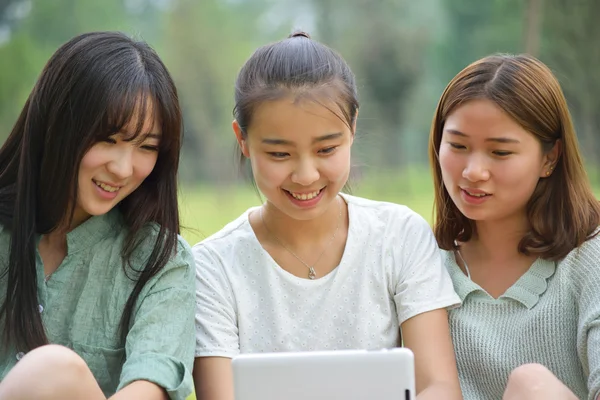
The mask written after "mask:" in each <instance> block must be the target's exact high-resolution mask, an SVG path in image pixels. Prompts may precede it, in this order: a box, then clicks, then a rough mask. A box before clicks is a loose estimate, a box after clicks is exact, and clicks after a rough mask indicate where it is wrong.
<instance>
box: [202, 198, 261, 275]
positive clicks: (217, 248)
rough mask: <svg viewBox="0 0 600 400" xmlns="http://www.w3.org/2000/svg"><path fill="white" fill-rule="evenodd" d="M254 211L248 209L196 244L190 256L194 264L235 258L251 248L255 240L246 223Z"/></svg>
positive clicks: (250, 228) (248, 223) (248, 224)
mask: <svg viewBox="0 0 600 400" xmlns="http://www.w3.org/2000/svg"><path fill="white" fill-rule="evenodd" d="M254 209H255V208H254V207H253V208H250V209H248V210H247V211H245V212H244V213H243V214H242V215H240V216H239V217H238V218H236V219H235V220H233V221H231V222H229V223H228V224H227V225H225V226H224V227H223V228H222V229H221V230H219V231H218V232H216V233H214V234H212V235H211V236H209V237H207V238H206V239H204V240H202V241H200V242H198V243H196V244H195V245H194V246H193V247H192V255H193V256H194V258H195V259H196V263H198V262H201V261H203V260H204V259H206V258H214V257H230V256H231V257H235V256H236V255H240V254H242V253H244V251H243V249H244V248H248V247H251V246H253V245H254V244H255V242H256V238H255V236H254V231H253V230H252V227H251V226H250V222H249V221H248V215H249V214H250V212H251V211H252V210H254Z"/></svg>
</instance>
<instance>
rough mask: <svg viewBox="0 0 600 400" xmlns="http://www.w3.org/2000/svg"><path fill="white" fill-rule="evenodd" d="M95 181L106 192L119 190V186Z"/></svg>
mask: <svg viewBox="0 0 600 400" xmlns="http://www.w3.org/2000/svg"><path fill="white" fill-rule="evenodd" d="M94 183H95V184H96V185H97V186H99V187H100V188H102V190H104V191H106V192H110V193H113V192H116V191H117V190H119V188H118V187H114V186H110V185H107V184H106V183H102V182H97V181H94Z"/></svg>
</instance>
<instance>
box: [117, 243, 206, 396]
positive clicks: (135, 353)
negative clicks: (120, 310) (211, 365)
mask: <svg viewBox="0 0 600 400" xmlns="http://www.w3.org/2000/svg"><path fill="white" fill-rule="evenodd" d="M146 287H147V288H148V289H147V290H146V288H144V289H143V290H142V292H141V293H140V299H138V301H137V303H136V307H137V308H136V310H135V313H134V315H133V316H132V323H131V324H130V329H129V332H128V334H127V339H126V343H125V351H126V361H125V364H124V365H123V369H122V371H121V378H120V382H119V386H118V388H117V391H118V390H120V389H122V388H123V387H125V386H127V385H128V384H130V383H132V382H134V381H138V380H145V381H150V382H153V383H155V384H157V385H159V386H161V387H163V388H164V389H165V390H166V391H167V394H168V395H169V398H170V399H174V400H184V399H185V398H186V397H187V396H189V395H190V394H191V393H192V391H193V381H192V375H191V371H192V367H193V363H194V260H193V257H192V253H191V249H190V247H189V245H188V244H187V243H185V241H184V240H183V239H180V240H179V246H178V252H177V254H176V255H175V256H174V257H173V258H172V259H171V260H170V261H169V262H168V263H167V265H166V266H165V267H164V268H163V270H161V272H160V273H159V274H158V275H157V276H155V277H153V278H152V279H151V280H150V281H149V282H148V283H147V284H146Z"/></svg>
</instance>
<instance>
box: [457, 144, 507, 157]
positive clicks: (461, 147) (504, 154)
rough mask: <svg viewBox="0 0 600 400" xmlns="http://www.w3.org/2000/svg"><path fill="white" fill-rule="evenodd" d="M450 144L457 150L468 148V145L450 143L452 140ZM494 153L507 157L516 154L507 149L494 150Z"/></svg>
mask: <svg viewBox="0 0 600 400" xmlns="http://www.w3.org/2000/svg"><path fill="white" fill-rule="evenodd" d="M448 144H449V145H450V147H452V148H453V149H456V150H464V149H466V147H465V146H463V145H462V144H458V143H450V142H448ZM492 154H494V155H496V156H498V157H506V156H510V155H511V154H514V153H513V152H512V151H506V150H494V151H492Z"/></svg>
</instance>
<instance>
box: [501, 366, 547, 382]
mask: <svg viewBox="0 0 600 400" xmlns="http://www.w3.org/2000/svg"><path fill="white" fill-rule="evenodd" d="M553 377H554V375H553V374H552V372H550V370H548V368H546V367H544V366H543V365H541V364H523V365H521V366H519V367H517V368H515V369H514V370H513V371H512V372H511V373H510V376H509V377H508V384H511V383H512V384H514V385H518V386H522V385H523V386H530V385H531V384H532V383H535V382H540V381H541V382H543V381H546V380H548V379H550V378H553Z"/></svg>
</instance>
